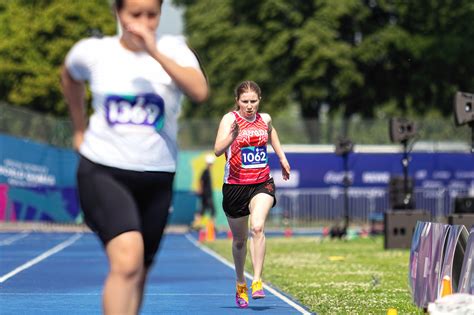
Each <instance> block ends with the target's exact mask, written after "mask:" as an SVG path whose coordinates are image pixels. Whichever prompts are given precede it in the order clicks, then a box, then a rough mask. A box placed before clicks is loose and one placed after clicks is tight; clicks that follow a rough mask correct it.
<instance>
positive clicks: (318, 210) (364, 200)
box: [268, 187, 468, 228]
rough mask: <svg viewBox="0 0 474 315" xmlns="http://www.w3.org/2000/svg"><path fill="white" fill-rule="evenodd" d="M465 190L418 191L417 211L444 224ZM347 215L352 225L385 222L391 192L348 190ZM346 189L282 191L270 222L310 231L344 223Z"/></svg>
mask: <svg viewBox="0 0 474 315" xmlns="http://www.w3.org/2000/svg"><path fill="white" fill-rule="evenodd" d="M467 194H468V191H467V189H464V188H454V189H447V188H415V190H414V201H415V208H416V209H423V210H427V211H429V212H430V214H431V217H432V221H443V220H444V219H445V218H446V217H447V216H448V215H449V214H451V213H452V212H453V211H454V200H455V198H456V196H466V195H467ZM347 195H348V214H349V221H350V222H351V223H358V224H369V223H370V222H371V221H382V219H383V213H384V212H385V211H386V210H389V209H390V208H391V205H390V202H389V195H388V191H387V190H386V189H383V188H349V189H348V194H347ZM344 197H345V195H344V189H343V188H339V187H333V188H327V189H279V190H277V205H276V206H275V208H274V209H273V210H272V211H271V212H270V215H269V218H268V223H269V224H270V225H272V226H275V227H283V226H288V227H294V228H306V227H308V228H310V227H318V226H321V225H323V224H325V223H328V222H333V223H334V222H342V221H343V220H344V215H345V213H344V212H345V211H344Z"/></svg>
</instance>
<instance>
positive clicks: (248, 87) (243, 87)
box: [234, 81, 262, 99]
mask: <svg viewBox="0 0 474 315" xmlns="http://www.w3.org/2000/svg"><path fill="white" fill-rule="evenodd" d="M248 91H252V92H255V93H256V94H257V95H258V98H260V97H261V96H262V91H261V90H260V87H259V86H258V84H257V83H255V82H254V81H243V82H242V83H239V84H238V85H237V87H236V88H235V90H234V96H235V98H236V99H239V98H240V95H242V94H243V93H245V92H248Z"/></svg>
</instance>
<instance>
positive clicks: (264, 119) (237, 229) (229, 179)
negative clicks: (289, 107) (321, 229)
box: [214, 81, 290, 308]
mask: <svg viewBox="0 0 474 315" xmlns="http://www.w3.org/2000/svg"><path fill="white" fill-rule="evenodd" d="M260 100H261V90H260V87H259V86H258V85H257V84H256V83H255V82H253V81H244V82H242V83H240V84H239V85H238V86H237V88H236V89H235V104H236V110H235V111H233V112H230V113H227V114H225V115H224V116H223V117H222V120H221V122H220V125H219V130H218V132H217V137H216V142H215V146H214V152H215V154H216V155H217V156H221V155H222V154H223V153H225V156H226V166H225V174H224V185H223V187H222V193H223V197H224V198H223V202H222V205H223V208H224V212H225V214H226V216H227V221H228V222H229V226H230V229H231V231H232V235H233V241H232V255H233V257H234V264H235V272H236V276H237V288H236V295H235V299H236V303H237V306H238V307H241V308H245V307H248V294H247V284H246V281H245V276H244V265H245V259H246V255H247V238H248V234H249V233H248V222H249V215H250V230H251V239H250V253H251V256H252V264H253V272H254V276H253V281H252V298H253V299H260V298H263V297H265V293H264V291H263V286H262V279H261V276H262V270H263V261H264V258H265V234H264V227H265V220H266V218H267V215H268V212H269V211H270V209H271V208H272V207H273V206H274V205H275V203H276V199H275V184H274V182H273V178H271V175H270V167H269V166H268V155H267V143H270V144H271V145H272V147H273V150H274V151H275V154H276V155H277V156H278V158H279V159H280V164H281V170H282V176H283V179H284V180H288V179H289V178H290V165H289V163H288V160H287V159H286V156H285V153H284V152H283V150H282V148H281V145H280V140H279V138H278V134H277V131H276V129H275V128H274V127H273V126H272V119H271V117H270V115H268V114H264V113H261V114H260V113H258V108H259V104H260Z"/></svg>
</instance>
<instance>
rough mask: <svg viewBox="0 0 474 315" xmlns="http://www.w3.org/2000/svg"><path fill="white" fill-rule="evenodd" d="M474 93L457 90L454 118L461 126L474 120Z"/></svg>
mask: <svg viewBox="0 0 474 315" xmlns="http://www.w3.org/2000/svg"><path fill="white" fill-rule="evenodd" d="M473 105H474V94H470V93H465V92H456V95H455V96H454V118H455V120H456V125H458V126H461V125H464V124H467V123H469V122H471V121H473V120H474V108H473Z"/></svg>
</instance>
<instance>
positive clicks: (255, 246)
mask: <svg viewBox="0 0 474 315" xmlns="http://www.w3.org/2000/svg"><path fill="white" fill-rule="evenodd" d="M273 201H274V197H273V196H270V195H268V194H265V193H259V194H257V195H255V196H254V197H253V198H252V200H251V201H250V231H251V238H250V255H251V257H252V264H253V277H254V278H253V280H254V281H257V280H260V279H261V277H262V270H263V262H264V260H265V248H266V247H265V233H264V228H265V220H266V219H267V215H268V212H269V211H270V209H271V207H272V205H273Z"/></svg>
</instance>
